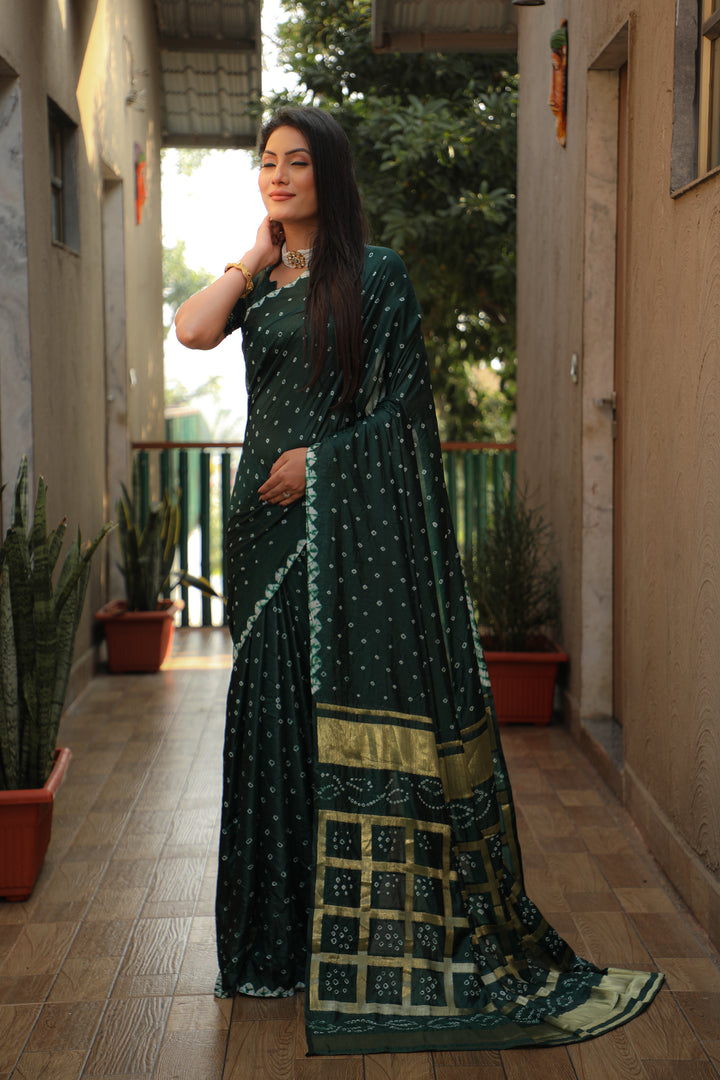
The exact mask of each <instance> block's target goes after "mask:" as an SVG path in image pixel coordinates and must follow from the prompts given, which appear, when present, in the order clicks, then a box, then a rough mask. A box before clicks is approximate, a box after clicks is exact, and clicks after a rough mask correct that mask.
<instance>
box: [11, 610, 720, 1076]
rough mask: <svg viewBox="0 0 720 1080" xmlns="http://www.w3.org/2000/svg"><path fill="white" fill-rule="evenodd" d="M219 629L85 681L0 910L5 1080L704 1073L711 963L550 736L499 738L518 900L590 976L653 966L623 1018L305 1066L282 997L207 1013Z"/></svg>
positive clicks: (221, 684)
mask: <svg viewBox="0 0 720 1080" xmlns="http://www.w3.org/2000/svg"><path fill="white" fill-rule="evenodd" d="M229 653H230V650H229V645H228V640H227V638H226V636H225V634H224V632H223V631H185V632H181V633H179V634H178V637H177V638H176V648H175V653H174V656H173V659H172V660H171V661H170V663H169V665H168V666H167V668H166V669H165V670H164V671H162V672H161V673H160V674H158V675H146V676H103V677H100V678H97V679H96V680H94V682H93V683H92V684H91V686H90V687H89V689H88V690H87V691H86V692H85V694H84V695H83V696H82V697H81V698H80V699H79V701H78V702H76V703H75V705H74V706H73V707H72V708H71V709H70V711H69V713H68V714H67V716H66V718H65V720H64V722H63V726H62V728H61V739H60V742H61V743H62V744H63V745H69V746H70V747H71V748H72V751H73V761H72V763H71V766H70V773H69V775H68V778H67V780H66V782H65V785H64V787H63V788H62V790H61V791H60V794H59V796H58V799H57V802H56V807H55V820H54V826H53V838H52V842H51V846H50V851H49V853H48V858H47V860H46V863H45V866H44V867H43V871H42V874H41V877H40V879H39V881H38V884H37V885H36V888H35V891H34V893H33V895H32V897H31V898H30V900H29V901H28V902H27V903H25V904H9V903H4V902H0V1077H3V1078H4V1077H12V1078H13V1080H40V1078H43V1080H77V1078H79V1077H83V1078H86V1080H90V1078H99V1077H104V1078H114V1080H151V1078H152V1080H170V1078H176V1080H293V1078H295V1080H572V1078H574V1077H577V1078H580V1080H625V1078H627V1080H711V1078H717V1077H718V1075H720V973H719V971H718V956H717V954H716V953H713V952H712V950H711V949H709V948H708V945H707V942H706V940H705V939H704V937H703V935H702V933H701V932H700V931H699V930H698V928H697V926H696V925H695V923H694V922H693V920H692V919H691V918H689V917H688V915H687V913H686V912H685V911H684V910H683V908H682V906H681V904H680V903H679V901H678V899H677V897H676V896H675V895H674V894H673V893H672V891H671V890H670V889H669V887H668V885H667V883H666V882H665V880H664V879H663V877H662V875H661V874H660V873H659V872H658V870H657V869H656V868H655V866H654V864H653V862H652V860H651V859H650V858H649V857H648V855H647V853H646V852H645V850H644V848H643V846H642V844H641V843H640V841H639V840H638V837H637V834H636V833H635V832H634V830H633V827H632V824H631V823H630V821H629V820H628V818H627V816H626V815H625V813H624V811H623V810H622V809H621V808H620V807H619V805H618V804H617V802H616V801H615V800H614V798H613V797H612V795H610V793H609V792H608V790H607V789H606V788H605V787H604V786H603V784H602V782H601V781H600V780H599V779H598V777H597V775H596V774H595V773H594V772H593V771H592V769H591V768H590V766H589V765H588V764H587V762H586V760H585V759H584V757H583V756H582V754H581V753H580V752H579V751H578V750H577V748H576V747H575V744H574V743H573V742H572V740H571V739H570V738H569V737H568V736H567V735H566V733H565V731H564V730H563V729H562V727H558V726H552V727H550V728H545V729H526V728H523V729H518V728H514V729H506V733H505V735H504V744H505V749H506V753H507V757H508V762H509V766H510V772H511V778H512V781H513V786H514V791H515V796H516V800H517V804H518V816H519V826H520V830H521V839H522V842H523V850H524V856H525V865H526V869H527V877H528V884H529V890H528V891H529V892H530V894H531V895H532V896H533V897H534V899H535V900H536V901H537V903H538V904H539V906H540V908H541V909H542V910H543V911H544V912H545V914H546V915H547V916H549V918H550V920H551V921H552V922H553V923H554V924H555V925H556V926H557V928H558V929H559V930H560V931H561V933H563V934H564V936H565V937H566V938H567V939H569V941H570V942H571V944H572V945H573V946H574V947H575V948H576V949H577V950H578V951H580V952H582V953H583V954H584V955H585V956H588V957H589V958H591V959H592V960H594V961H595V962H596V963H598V964H601V965H603V966H605V965H617V966H632V967H638V968H651V967H654V966H657V967H659V968H660V969H661V970H663V971H664V972H665V973H666V975H667V982H666V986H665V988H664V989H663V991H662V992H661V994H660V995H659V997H658V998H657V1000H656V1001H655V1002H654V1004H653V1005H652V1006H651V1007H650V1009H649V1010H648V1011H647V1012H646V1013H645V1014H644V1015H643V1016H641V1017H640V1018H639V1019H637V1020H635V1021H634V1022H633V1023H631V1024H629V1025H627V1026H626V1027H624V1028H620V1029H619V1030H617V1031H615V1032H612V1033H610V1034H608V1035H605V1036H603V1037H602V1038H600V1039H597V1040H595V1041H593V1042H590V1043H585V1044H582V1045H578V1046H572V1047H569V1048H567V1049H565V1048H560V1049H548V1050H543V1049H535V1050H510V1051H506V1052H503V1053H495V1052H484V1053H454V1054H452V1053H443V1054H440V1053H436V1054H424V1053H421V1054H405V1055H394V1056H391V1055H379V1056H368V1057H366V1058H364V1059H363V1058H361V1057H353V1058H330V1059H328V1058H307V1057H305V1050H306V1047H305V1045H304V1035H303V1027H302V1012H301V1008H302V1001H301V998H300V997H297V998H295V999H286V1000H284V1001H270V1002H262V1001H252V1000H248V999H245V1000H239V999H238V1000H236V1001H235V1002H231V1001H223V1002H218V1001H216V1000H215V999H214V998H213V995H212V988H213V984H214V980H215V973H216V972H215V955H214V942H213V918H212V912H213V893H214V878H215V844H216V830H217V819H218V808H219V799H220V795H219V790H220V789H219V784H220V750H221V742H222V729H223V712H224V699H225V690H226V685H227V678H228V668H229V663H230V655H229Z"/></svg>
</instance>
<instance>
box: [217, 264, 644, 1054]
mask: <svg viewBox="0 0 720 1080" xmlns="http://www.w3.org/2000/svg"><path fill="white" fill-rule="evenodd" d="M304 293H305V282H304V279H302V278H301V279H299V280H298V281H296V282H295V283H293V284H292V285H291V286H286V287H285V288H281V289H278V288H276V287H274V286H273V285H272V283H271V282H269V281H268V280H267V279H264V280H263V281H261V283H260V285H259V287H258V290H257V295H255V294H252V295H251V297H250V301H249V302H248V303H247V305H245V303H244V302H243V303H241V304H240V305H238V308H237V309H236V311H235V312H234V313H233V316H232V317H231V320H230V324H229V327H228V329H230V330H232V329H234V327H235V326H236V325H242V326H243V334H244V350H245V355H246V361H247V364H248V387H249V394H250V410H249V422H248V432H247V436H246V447H245V451H244V455H243V461H242V465H241V470H240V472H239V474H238V479H237V483H236V488H235V491H234V495H233V506H232V510H231V519H230V522H229V527H228V533H227V547H228V557H229V566H230V571H229V578H230V589H231V591H230V612H231V624H232V625H231V628H232V633H233V640H234V643H235V665H234V670H233V676H232V680H231V687H230V694H229V699H228V702H229V704H228V727H227V734H226V746H225V785H224V797H223V823H222V834H221V843H220V873H219V879H218V903H217V916H218V948H219V956H220V968H221V972H220V978H219V980H218V989H217V992H218V993H221V994H230V993H233V992H236V991H241V992H246V993H256V994H282V993H291V992H292V991H293V989H294V987H296V986H298V985H305V986H306V1022H307V1034H308V1043H309V1047H310V1050H311V1052H313V1053H333V1054H337V1053H371V1052H380V1051H402V1050H405V1051H410V1050H420V1049H442V1048H471V1047H472V1048H477V1049H489V1048H497V1047H508V1046H513V1045H523V1044H538V1045H553V1044H557V1043H563V1042H570V1041H575V1040H579V1039H584V1038H589V1037H592V1036H594V1035H598V1034H601V1033H602V1032H604V1031H606V1030H609V1029H610V1028H612V1027H615V1026H617V1025H618V1024H620V1023H623V1022H625V1021H626V1020H629V1019H630V1018H631V1017H633V1016H634V1015H636V1014H637V1013H638V1012H639V1011H641V1010H642V1009H643V1008H644V1007H645V1006H646V1005H647V1004H648V1002H649V1001H651V1000H652V998H653V996H654V994H655V993H656V992H657V990H658V989H659V986H660V984H661V981H662V976H660V975H658V974H656V973H647V972H632V971H624V970H613V969H611V970H608V971H600V970H598V969H597V968H596V967H594V966H593V965H592V964H590V963H588V962H587V961H585V960H582V959H581V958H579V957H578V956H576V955H575V954H574V953H573V951H572V950H571V949H570V947H569V946H568V945H567V944H566V943H565V942H564V941H563V940H562V939H561V938H560V937H559V936H558V934H557V933H556V931H555V930H554V929H553V928H552V927H551V926H549V925H548V923H547V922H546V921H545V920H544V919H543V917H542V915H541V914H540V912H539V911H538V910H537V908H536V907H535V906H534V905H533V903H532V901H531V900H530V899H529V898H528V897H527V896H526V894H525V890H524V884H523V874H522V863H521V856H520V851H519V847H518V842H517V831H516V824H515V815H514V810H513V802H512V794H511V789H510V783H509V780H508V776H507V771H506V767H505V762H504V759H503V754H502V749H501V746H500V740H499V736H498V728H497V721H496V718H495V714H494V709H493V703H492V695H491V691H490V685H489V682H488V678H487V671H486V668H485V664H484V661H483V657H482V651H481V648H480V645H479V642H478V638H477V633H476V629H475V626H474V621H473V617H472V613H471V609H470V606H469V602H468V599H467V594H466V589H465V584H464V579H463V573H462V568H461V565H460V559H459V555H458V551H457V546H456V543H455V539H454V534H453V529H452V525H451V522H450V516H449V508H448V502H447V497H446V493H445V488H444V482H443V473H442V458H441V452H440V445H439V440H438V435H437V428H436V422H435V413H434V408H433V401H432V393H431V387H430V381H429V375H428V366H427V359H426V355H425V349H424V345H423V339H422V331H421V326H420V315H419V310H418V306H417V302H416V299H415V296H414V293H413V290H412V287H411V285H410V283H409V280H408V278H407V273H406V270H405V267H404V265H403V263H402V261H401V260H400V259H399V258H398V256H397V255H395V254H394V253H393V252H391V251H389V250H387V249H383V248H368V250H367V258H366V267H365V273H364V277H363V341H364V356H365V362H366V368H365V373H364V379H363V384H362V388H361V392H360V394H359V396H358V398H357V401H356V403H355V408H354V411H353V414H352V415H347V414H341V413H339V412H338V411H337V410H333V409H332V402H333V398H334V396H335V394H336V392H337V388H338V386H337V378H336V377H335V376H333V374H332V372H330V374H329V375H328V378H327V379H326V380H325V382H324V383H322V384H320V385H317V386H315V387H313V388H312V389H310V388H308V377H309V372H308V369H307V366H306V364H305V362H304V360H303V358H302V344H303V341H302V339H303V332H302V312H303V303H304ZM303 445H304V446H307V447H308V448H309V450H308V456H307V466H306V474H307V492H306V498H305V500H303V501H301V502H298V503H296V504H294V505H293V506H292V507H290V508H289V509H287V510H283V509H278V508H275V507H265V506H263V505H262V504H261V503H260V502H259V500H258V498H257V488H258V487H259V486H260V484H261V483H262V482H263V481H264V479H265V478H266V476H267V473H268V472H269V469H270V466H271V465H272V464H273V462H274V461H275V460H276V458H277V457H278V456H279V454H280V453H281V452H282V451H283V450H285V449H288V448H290V447H292V446H303Z"/></svg>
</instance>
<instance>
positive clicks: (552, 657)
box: [483, 638, 568, 724]
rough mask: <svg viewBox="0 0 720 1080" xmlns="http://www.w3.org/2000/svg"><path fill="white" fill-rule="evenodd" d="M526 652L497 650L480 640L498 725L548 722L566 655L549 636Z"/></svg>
mask: <svg viewBox="0 0 720 1080" xmlns="http://www.w3.org/2000/svg"><path fill="white" fill-rule="evenodd" d="M534 644H537V646H538V648H537V649H533V650H532V651H529V652H500V651H498V650H496V649H493V647H492V642H488V641H487V639H483V650H484V652H485V662H486V663H487V668H488V675H489V676H490V682H491V684H492V691H493V697H494V699H495V711H496V712H497V718H498V723H500V724H549V723H550V720H551V719H552V713H553V698H554V694H555V680H556V678H557V670H558V667H559V666H560V664H563V663H565V662H566V661H567V659H568V655H567V653H565V652H563V651H562V649H559V648H558V647H557V645H555V643H554V642H552V641H550V639H549V638H541V639H539V640H538V641H537V642H536V643H534Z"/></svg>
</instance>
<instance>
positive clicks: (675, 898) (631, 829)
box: [541, 733, 687, 961]
mask: <svg viewBox="0 0 720 1080" xmlns="http://www.w3.org/2000/svg"><path fill="white" fill-rule="evenodd" d="M567 738H568V739H571V738H572V736H571V735H570V734H569V733H568V735H567ZM578 753H581V751H580V750H578ZM587 768H588V771H589V772H590V774H592V775H593V777H594V779H595V781H596V783H595V785H594V786H595V787H596V788H598V787H599V788H600V791H601V794H602V795H603V798H604V801H605V802H606V803H609V804H610V805H611V806H613V808H614V807H617V808H619V810H620V811H621V812H622V816H623V818H624V820H623V821H622V823H621V824H620V825H619V826H618V828H619V829H620V831H621V832H622V833H623V834H624V835H625V836H626V837H627V836H628V834H629V833H630V840H631V845H632V847H633V848H634V850H635V852H636V853H637V854H640V855H642V856H643V857H644V859H646V860H647V861H648V862H649V863H650V865H651V866H652V868H653V869H654V870H655V871H656V872H658V874H660V875H662V878H663V879H664V882H665V888H664V890H663V891H664V892H666V893H669V895H670V899H671V901H672V903H673V906H674V908H675V910H676V911H677V913H678V914H680V915H681V916H683V917H685V918H687V912H686V911H684V910H682V908H681V907H679V901H680V899H681V898H680V896H679V894H678V893H677V891H676V890H675V888H674V887H673V885H672V883H671V882H670V881H669V879H668V878H667V877H666V875H664V874H663V873H662V869H661V867H660V865H659V863H658V862H657V860H656V859H655V857H654V856H653V854H652V852H651V851H650V850H649V849H648V848H647V846H646V845H645V844H644V842H643V839H642V836H641V834H640V832H639V831H638V829H637V826H636V825H635V823H634V822H633V820H632V818H631V817H630V815H629V814H628V812H627V810H626V809H625V807H624V806H623V804H622V803H621V802H620V800H619V799H618V798H617V796H616V795H615V793H614V792H613V791H612V790H611V788H610V787H609V786H608V785H607V784H606V782H605V781H604V779H603V777H602V775H601V774H600V773H599V772H598V770H597V769H596V768H595V766H594V765H593V764H592V762H590V761H588V762H587ZM541 771H544V770H541ZM545 779H546V781H547V783H548V785H549V786H550V788H551V790H552V791H553V792H554V794H555V795H557V796H558V798H559V795H558V790H559V789H558V788H557V787H556V786H555V785H554V784H552V783H551V781H550V780H549V778H548V777H547V776H546V777H545ZM573 827H574V828H575V830H576V832H577V834H578V836H579V839H580V840H581V841H582V843H583V846H584V848H585V850H586V852H587V854H588V856H589V857H590V858H591V859H592V861H593V864H594V866H595V868H596V869H597V870H598V871H599V873H600V874H601V876H602V877H603V879H604V880H605V882H606V884H607V887H608V890H609V891H610V892H611V893H612V895H613V896H614V897H615V899H616V900H617V902H618V903H619V905H620V910H621V911H622V912H623V914H624V915H625V916H626V918H628V919H631V913H630V912H628V911H627V910H626V908H625V905H624V904H623V901H622V898H621V897H620V896H618V894H617V891H616V890H617V889H618V888H623V887H624V886H615V885H613V884H612V883H611V882H610V880H609V878H608V876H607V874H606V873H605V871H604V870H603V869H602V867H601V866H600V864H599V863H598V861H597V858H596V855H595V854H594V853H593V852H591V851H590V849H589V848H588V845H587V841H586V840H585V837H584V836H583V835H582V833H581V832H580V831H579V829H578V828H577V826H576V825H575V822H574V821H573ZM631 922H632V919H631ZM632 926H633V930H634V931H635V933H636V934H637V936H638V938H639V939H640V941H641V943H642V945H643V948H645V949H646V950H647V952H648V955H649V956H650V957H652V958H653V961H654V957H653V953H652V950H651V949H650V948H649V947H648V945H647V943H646V942H645V941H644V940H643V938H642V935H641V934H640V931H639V929H638V928H637V927H636V926H635V923H634V922H632Z"/></svg>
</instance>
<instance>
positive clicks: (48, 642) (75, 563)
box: [0, 458, 112, 900]
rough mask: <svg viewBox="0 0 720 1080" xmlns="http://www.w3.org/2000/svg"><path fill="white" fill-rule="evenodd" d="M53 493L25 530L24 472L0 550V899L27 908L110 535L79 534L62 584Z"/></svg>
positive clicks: (41, 484)
mask: <svg viewBox="0 0 720 1080" xmlns="http://www.w3.org/2000/svg"><path fill="white" fill-rule="evenodd" d="M46 509H47V487H46V484H45V481H44V480H43V478H42V477H40V479H39V480H38V487H37V495H36V499H35V509H34V518H33V522H32V525H31V526H30V527H28V462H27V458H23V459H22V462H21V464H20V469H19V471H18V477H17V482H16V484H15V499H14V513H13V523H12V525H11V526H10V528H9V530H8V532H7V535H6V537H5V539H4V541H3V544H2V547H1V548H0V896H4V897H5V898H6V899H8V900H24V899H27V897H28V896H29V895H30V893H31V891H32V888H33V885H34V884H35V880H36V878H37V875H38V873H39V871H40V867H41V866H42V862H43V859H44V857H45V852H46V851H47V847H48V843H49V842H50V830H51V825H52V809H53V799H54V796H55V792H56V791H57V789H58V787H59V786H60V783H61V782H62V780H63V778H64V776H65V772H66V770H67V766H68V763H69V760H70V750H69V749H67V748H65V749H60V748H58V746H57V734H58V727H59V724H60V718H61V716H62V712H63V706H64V703H65V696H66V693H67V687H68V680H69V678H70V670H71V666H72V659H73V651H74V647H75V635H76V632H77V628H78V624H79V622H80V616H81V614H82V609H83V603H84V600H85V592H86V589H87V582H88V577H89V574H90V562H91V559H92V556H93V554H94V552H95V551H96V549H97V547H98V545H99V544H100V542H101V541H102V539H103V537H104V536H105V534H106V533H107V532H108V531H109V530H110V529H111V528H112V525H110V524H107V525H104V526H103V527H102V529H101V530H100V532H99V533H98V534H97V536H96V537H95V539H94V540H93V541H92V542H91V543H89V544H83V542H82V539H81V537H80V533H78V536H77V539H75V540H74V541H73V542H72V544H71V545H70V548H69V550H68V552H67V554H66V556H65V560H64V562H63V564H62V568H61V570H60V573H59V575H58V576H57V583H56V584H54V582H53V577H54V571H55V568H56V566H57V562H58V558H59V555H60V551H61V549H62V546H63V540H64V537H65V532H66V529H67V522H66V520H65V519H63V520H62V521H61V522H60V524H59V525H58V526H57V528H56V529H55V530H54V531H52V532H51V533H49V534H48V532H47V517H46Z"/></svg>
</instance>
